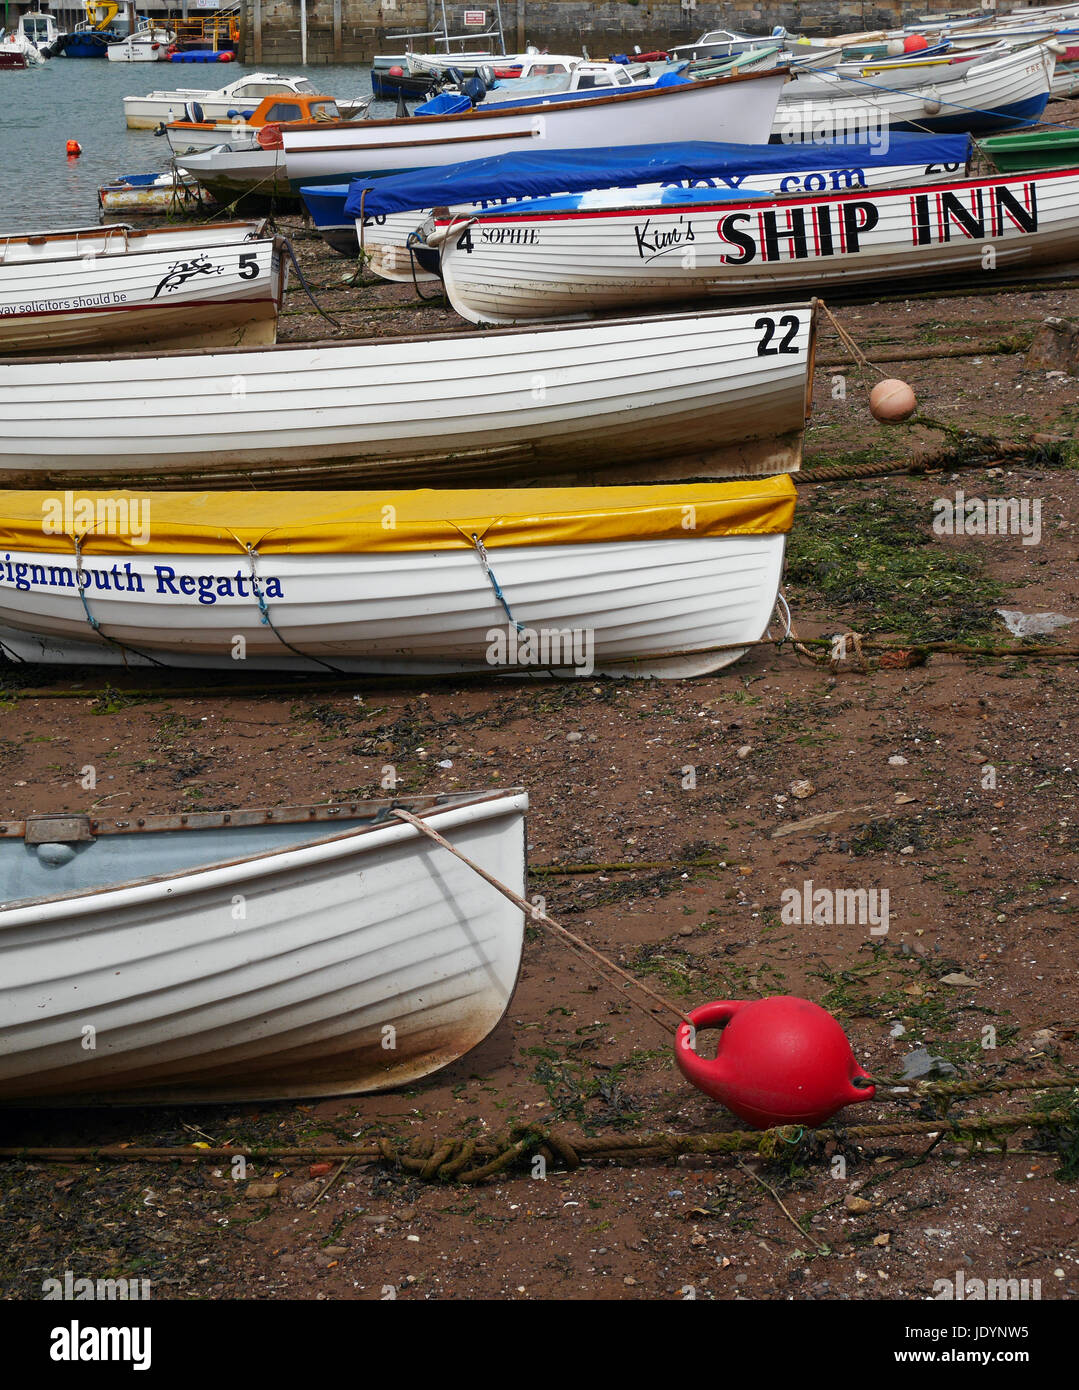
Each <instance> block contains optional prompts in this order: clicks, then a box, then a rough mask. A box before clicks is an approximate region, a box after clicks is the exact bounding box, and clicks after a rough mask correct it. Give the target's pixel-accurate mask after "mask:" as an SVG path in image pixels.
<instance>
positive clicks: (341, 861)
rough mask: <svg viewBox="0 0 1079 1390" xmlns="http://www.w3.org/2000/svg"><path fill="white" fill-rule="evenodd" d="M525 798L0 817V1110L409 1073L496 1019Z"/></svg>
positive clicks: (255, 1091)
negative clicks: (411, 818) (446, 844)
mask: <svg viewBox="0 0 1079 1390" xmlns="http://www.w3.org/2000/svg"><path fill="white" fill-rule="evenodd" d="M527 805H528V798H527V796H526V795H525V793H524V792H522V791H508V792H507V791H491V792H480V793H472V794H452V795H446V796H438V797H434V796H425V797H414V798H413V797H409V798H402V799H399V800H396V801H357V802H350V803H342V804H337V805H328V806H310V807H298V808H275V809H273V810H266V811H247V810H235V811H218V812H188V813H186V814H184V815H174V816H157V815H148V816H139V817H137V818H135V817H131V818H128V819H123V820H105V819H101V818H92V817H87V816H82V815H58V816H31V817H28V818H27V819H26V820H16V821H7V822H0V1101H4V1102H7V1103H15V1104H24V1105H26V1104H40V1103H44V1104H58V1103H61V1102H68V1103H71V1102H74V1103H76V1104H79V1103H82V1104H92V1103H95V1102H115V1101H125V1102H130V1103H134V1102H159V1101H160V1102H164V1101H240V1100H265V1099H277V1098H294V1097H304V1096H323V1095H343V1094H357V1093H361V1092H365V1091H376V1090H382V1089H385V1088H387V1087H391V1086H401V1085H406V1084H408V1083H410V1082H414V1081H418V1080H419V1079H420V1078H421V1077H424V1076H427V1075H429V1074H430V1073H431V1072H433V1071H436V1070H438V1069H439V1068H440V1067H443V1066H446V1065H447V1064H448V1063H451V1062H453V1061H455V1060H456V1059H457V1058H459V1057H461V1056H462V1055H463V1054H464V1053H466V1052H468V1051H469V1050H470V1049H471V1048H473V1047H475V1046H476V1045H477V1044H478V1043H480V1042H482V1041H483V1039H484V1038H485V1037H487V1036H488V1034H489V1033H490V1032H491V1031H492V1029H494V1028H495V1027H496V1025H497V1024H498V1022H499V1020H500V1019H501V1018H502V1015H503V1014H504V1012H505V1010H506V1007H507V1005H508V1003H509V1001H510V998H511V997H512V994H513V991H514V987H515V985H516V980H517V972H518V968H519V965H520V960H521V947H522V941H523V929H524V913H523V912H522V911H521V910H520V908H518V907H516V906H514V905H513V903H511V902H509V901H507V899H506V898H505V897H503V895H502V894H501V893H499V892H498V891H496V890H495V889H494V888H492V887H491V886H490V885H489V884H488V883H486V882H484V880H483V879H482V878H480V877H479V875H478V874H476V873H475V872H474V871H473V870H472V869H470V868H468V867H466V866H465V865H464V864H462V863H461V862H460V860H458V859H457V858H455V856H454V855H452V854H450V853H449V852H448V851H445V850H443V849H440V848H438V847H437V846H435V845H432V843H431V842H430V840H428V839H427V838H426V837H425V836H424V835H423V834H422V833H421V832H420V831H418V830H417V829H416V827H415V826H413V825H410V824H408V823H406V822H404V821H402V820H400V819H398V818H396V817H395V816H394V814H393V812H394V809H395V807H397V806H402V807H404V808H406V809H407V810H409V811H411V812H412V813H413V814H415V815H416V816H418V817H420V818H422V820H423V821H424V822H426V823H427V824H429V825H430V826H432V827H433V828H434V829H436V830H438V831H439V832H440V833H441V834H442V835H444V836H445V837H446V838H447V839H448V840H449V841H450V842H451V843H452V844H453V845H454V846H455V847H456V848H458V849H459V850H461V851H462V852H463V853H465V854H467V855H468V856H469V857H470V858H472V859H473V860H474V861H476V862H477V863H478V864H479V865H480V866H481V867H482V868H484V869H485V870H486V871H487V872H488V873H490V874H492V875H493V876H494V877H496V878H498V879H499V880H500V881H501V882H503V883H505V884H507V885H508V886H509V887H510V888H512V889H514V890H515V891H516V892H517V893H518V894H523V892H524V876H525V837H524V815H525V811H526V809H527Z"/></svg>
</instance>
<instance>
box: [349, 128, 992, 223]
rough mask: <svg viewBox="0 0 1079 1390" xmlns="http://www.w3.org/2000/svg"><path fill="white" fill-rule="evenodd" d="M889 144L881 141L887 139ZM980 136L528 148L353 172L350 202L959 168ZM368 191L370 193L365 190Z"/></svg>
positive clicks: (383, 209) (401, 207)
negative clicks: (358, 175)
mask: <svg viewBox="0 0 1079 1390" xmlns="http://www.w3.org/2000/svg"><path fill="white" fill-rule="evenodd" d="M881 145H883V148H882V147H881ZM972 148H973V141H972V139H971V137H970V135H968V134H962V135H895V134H891V135H890V138H889V139H888V140H887V141H886V142H880V144H878V143H877V142H871V141H864V140H860V141H844V142H842V143H836V144H827V145H815V144H814V145H811V144H799V145H782V144H779V145H729V144H719V143H716V142H712V141H704V140H692V141H683V142H680V143H678V144H669V145H626V146H624V147H623V148H622V149H587V150H530V151H527V152H522V153H520V154H497V155H490V156H488V157H487V158H486V159H469V160H466V161H465V162H464V163H462V164H446V165H442V166H440V167H436V168H433V169H419V170H414V171H413V172H411V173H408V174H388V175H384V176H382V177H381V178H379V177H374V178H371V177H368V178H362V179H353V180H352V182H351V183H350V185H349V192H348V197H347V199H346V200H345V213H346V215H347V216H348V217H359V215H360V199H361V197H363V211H364V215H365V216H367V217H380V216H385V215H386V214H387V213H390V212H410V211H413V210H419V209H420V208H433V207H453V206H454V205H455V204H458V203H482V202H485V201H489V202H497V201H502V200H504V199H507V198H543V197H547V196H549V195H551V194H556V193H577V192H583V191H587V190H588V189H590V188H627V187H632V186H633V185H634V184H638V183H686V184H687V185H688V186H690V187H692V186H693V185H694V184H695V183H697V184H699V183H700V182H701V181H703V180H708V179H719V180H721V181H722V182H723V183H725V184H726V186H727V187H738V185H739V182H740V181H741V179H743V178H745V177H751V176H752V175H754V174H767V173H775V174H781V173H784V172H787V171H790V172H798V171H799V170H817V169H820V170H827V169H879V168H881V167H884V166H888V165H894V164H921V165H923V166H928V165H930V164H952V165H954V166H955V167H956V170H957V171H961V170H962V169H963V168H964V166H965V164H966V161H967V159H968V157H969V156H970V153H971V151H972ZM365 193H366V196H365V197H364V196H363V195H364V194H365Z"/></svg>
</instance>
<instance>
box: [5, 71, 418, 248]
mask: <svg viewBox="0 0 1079 1390" xmlns="http://www.w3.org/2000/svg"><path fill="white" fill-rule="evenodd" d="M254 71H255V69H254V68H250V67H243V66H241V65H240V64H238V63H110V62H107V61H105V60H102V59H76V58H52V59H50V60H49V61H48V62H46V63H43V64H41V65H40V66H39V67H36V68H28V69H26V70H25V71H21V72H3V73H0V92H2V94H3V97H4V100H3V104H2V105H0V235H9V236H10V235H11V234H13V233H17V232H28V231H37V230H44V229H48V228H56V227H88V226H93V225H95V224H96V223H97V222H98V220H99V209H98V204H97V190H98V188H99V187H100V185H101V184H103V183H107V182H108V181H109V180H110V179H113V178H115V177H116V176H117V175H118V174H138V173H146V172H149V171H150V170H151V169H154V170H162V169H167V168H168V167H169V156H170V151H169V147H168V142H167V141H166V140H165V138H164V137H163V136H155V135H154V134H153V132H152V131H149V130H128V129H127V126H126V125H125V124H124V108H123V98H124V97H125V96H144V95H145V94H146V93H147V92H152V91H155V90H165V91H174V90H177V89H179V88H182V87H197V88H203V89H208V88H221V87H224V86H225V85H227V84H228V83H230V82H233V81H235V80H236V78H238V77H241V76H242V75H243V74H244V73H249V72H254ZM301 72H306V75H307V76H308V78H309V79H310V81H311V83H312V85H313V86H315V87H316V88H318V89H319V90H320V91H322V90H325V91H327V93H328V95H330V96H334V97H355V96H360V95H368V94H369V93H370V91H371V70H370V68H367V67H358V66H357V67H326V66H321V65H320V66H317V67H309V68H307V69H304V68H302V67H300V66H298V65H297V66H294V67H290V68H289V69H288V73H289V74H290V75H295V74H297V73H301ZM375 110H376V111H377V113H378V114H381V115H392V114H393V111H394V108H393V106H392V104H387V103H379V105H378V106H377V108H375ZM69 140H77V141H78V142H79V144H80V145H81V146H82V151H83V152H82V154H81V155H79V156H75V157H69V156H68V155H67V153H66V146H67V142H68V141H69Z"/></svg>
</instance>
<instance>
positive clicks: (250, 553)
mask: <svg viewBox="0 0 1079 1390" xmlns="http://www.w3.org/2000/svg"><path fill="white" fill-rule="evenodd" d="M243 545H244V548H245V549H246V551H247V558H248V560H249V561H250V564H251V592H252V594H253V595H254V596H255V598H256V599H257V600H258V606H259V620H260V622H262V623H263V624H264V625H265V626H266V627H268V628H269V629H270V631H271V632H272V633H273V635H274V636H275V637H276V638H277V640H278V641H279V642H280V643H281V645H282V646H283V647H287V648H288V650H289V651H290V652H293V653H294V654H295V655H296V656H298V657H300V659H301V660H303V661H313V662H314V663H315V665H316V666H321V667H322V668H323V669H324V670H326V671H332V672H333V674H334V675H335V676H343V675H345V674H346V673H345V672H344V671H342V670H341V668H340V667H339V666H332V665H331V664H330V663H329V662H328V661H323V660H322V658H321V657H319V656H311V655H310V654H309V653H307V652H302V651H300V649H299V647H294V646H293V645H292V643H291V642H290V641H289V640H288V638H287V637H285V636H283V635H282V634H281V633H280V632H279V631H278V630H277V628H276V626H275V625H274V620H273V619H272V618H271V617H270V605H269V604H268V603H267V602H266V595H265V594H264V593H263V592H262V586H261V585H260V584H259V578H258V572H257V571H256V569H255V561H256V559H258V551H257V550H256V549H255V547H254V546H253V545H251V544H249V543H248V542H247V541H244V542H243Z"/></svg>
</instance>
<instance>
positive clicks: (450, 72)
mask: <svg viewBox="0 0 1079 1390" xmlns="http://www.w3.org/2000/svg"><path fill="white" fill-rule="evenodd" d="M464 80H465V75H464V73H463V72H462V71H461V69H460V68H447V69H446V72H445V81H446V84H447V85H448V86H451V87H459V86H460V85H461V83H462V82H463V81H464Z"/></svg>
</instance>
